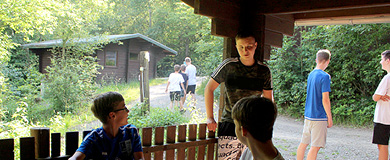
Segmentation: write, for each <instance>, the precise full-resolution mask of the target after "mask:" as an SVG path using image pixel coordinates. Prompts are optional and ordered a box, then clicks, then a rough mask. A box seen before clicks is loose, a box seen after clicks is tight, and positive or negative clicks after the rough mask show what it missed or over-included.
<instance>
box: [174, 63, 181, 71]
mask: <svg viewBox="0 0 390 160" xmlns="http://www.w3.org/2000/svg"><path fill="white" fill-rule="evenodd" d="M173 69H174V70H175V72H179V70H180V66H179V65H178V64H175V65H174V66H173Z"/></svg>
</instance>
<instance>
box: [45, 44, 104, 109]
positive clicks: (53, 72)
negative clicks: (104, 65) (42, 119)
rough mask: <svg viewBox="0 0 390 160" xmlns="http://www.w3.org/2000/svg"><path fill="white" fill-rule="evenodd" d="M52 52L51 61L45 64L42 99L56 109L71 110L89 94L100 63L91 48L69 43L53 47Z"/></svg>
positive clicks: (90, 94) (91, 93) (78, 105)
mask: <svg viewBox="0 0 390 160" xmlns="http://www.w3.org/2000/svg"><path fill="white" fill-rule="evenodd" d="M52 52H53V56H52V58H51V65H50V66H48V67H47V68H46V71H47V72H48V73H47V76H46V79H45V83H44V84H45V85H44V87H43V91H44V99H47V100H48V101H49V102H50V105H51V106H52V107H53V108H54V110H56V111H57V112H68V111H70V112H73V111H74V109H75V108H77V107H80V106H82V105H83V103H85V102H88V101H90V99H91V98H92V95H93V93H94V91H95V90H96V85H95V84H94V83H95V78H96V75H97V74H98V73H99V72H98V69H99V68H100V67H101V66H100V65H98V63H97V61H96V57H95V56H93V51H89V52H88V50H87V51H85V50H78V49H77V47H75V48H73V47H70V48H65V49H64V48H56V49H53V50H52Z"/></svg>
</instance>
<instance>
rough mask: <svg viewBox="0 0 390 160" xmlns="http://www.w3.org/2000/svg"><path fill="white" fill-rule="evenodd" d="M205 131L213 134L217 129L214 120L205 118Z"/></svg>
mask: <svg viewBox="0 0 390 160" xmlns="http://www.w3.org/2000/svg"><path fill="white" fill-rule="evenodd" d="M207 129H209V131H213V132H215V131H216V129H217V123H216V122H215V120H214V118H207Z"/></svg>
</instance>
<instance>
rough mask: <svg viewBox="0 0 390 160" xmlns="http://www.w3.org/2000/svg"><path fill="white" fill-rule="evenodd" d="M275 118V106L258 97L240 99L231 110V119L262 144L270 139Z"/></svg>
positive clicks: (269, 101) (267, 100)
mask: <svg viewBox="0 0 390 160" xmlns="http://www.w3.org/2000/svg"><path fill="white" fill-rule="evenodd" d="M276 116H277V109H276V106H275V104H274V103H273V102H272V101H271V100H269V99H267V98H264V97H260V96H250V97H245V98H242V99H240V100H239V101H238V102H237V103H236V104H235V105H234V107H233V109H232V118H233V119H234V120H236V121H237V122H238V124H239V125H241V126H243V127H244V128H246V129H247V130H248V131H249V133H251V135H252V136H253V137H254V138H255V139H257V140H259V141H260V142H263V143H265V142H266V141H268V140H270V139H271V138H272V131H273V126H274V123H275V119H276ZM236 127H239V126H236Z"/></svg>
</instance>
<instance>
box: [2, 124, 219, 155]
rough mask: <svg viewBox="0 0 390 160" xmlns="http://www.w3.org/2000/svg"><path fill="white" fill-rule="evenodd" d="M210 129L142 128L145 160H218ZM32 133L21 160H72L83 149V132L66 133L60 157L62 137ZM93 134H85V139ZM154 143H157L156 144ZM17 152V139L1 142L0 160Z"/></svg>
mask: <svg viewBox="0 0 390 160" xmlns="http://www.w3.org/2000/svg"><path fill="white" fill-rule="evenodd" d="M206 127H207V125H206V124H199V125H197V124H189V125H179V126H168V127H156V128H142V129H141V130H142V131H141V133H142V137H141V138H142V146H143V152H144V156H145V159H146V160H150V159H155V160H163V159H166V160H173V159H177V160H184V159H188V160H195V159H198V160H204V159H206V160H213V159H214V158H215V157H216V154H215V151H216V146H215V145H216V144H217V142H218V139H217V138H215V133H214V132H208V135H207V137H206V131H207V130H206ZM30 132H31V137H22V138H20V159H21V160H32V159H59V160H62V159H68V158H69V157H70V156H71V155H73V153H74V152H75V151H76V149H77V148H78V145H79V132H66V134H65V155H60V154H61V134H60V133H51V134H50V129H49V128H31V130H30ZM89 132H90V131H83V132H82V134H83V137H85V136H86V135H87V134H88V133H89ZM165 133H166V136H165ZM187 133H188V135H187ZM197 135H198V137H197ZM176 136H177V140H176ZM153 139H154V143H152V141H153ZM50 144H51V145H50ZM50 146H51V148H50ZM14 148H15V146H14V139H0V159H1V160H13V159H14ZM50 151H51V153H50Z"/></svg>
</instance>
